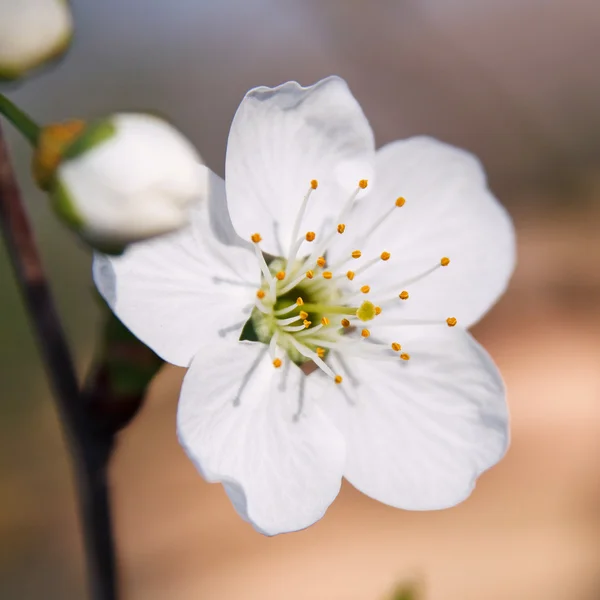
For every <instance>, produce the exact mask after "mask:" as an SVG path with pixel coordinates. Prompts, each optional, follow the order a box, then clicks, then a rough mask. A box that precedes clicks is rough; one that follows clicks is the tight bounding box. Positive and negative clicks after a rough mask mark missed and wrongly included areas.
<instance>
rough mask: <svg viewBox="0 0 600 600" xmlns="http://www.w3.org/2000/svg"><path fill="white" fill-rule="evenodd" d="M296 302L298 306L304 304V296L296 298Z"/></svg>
mask: <svg viewBox="0 0 600 600" xmlns="http://www.w3.org/2000/svg"><path fill="white" fill-rule="evenodd" d="M296 304H297V305H298V306H302V305H303V304H304V300H302V297H300V296H298V298H296Z"/></svg>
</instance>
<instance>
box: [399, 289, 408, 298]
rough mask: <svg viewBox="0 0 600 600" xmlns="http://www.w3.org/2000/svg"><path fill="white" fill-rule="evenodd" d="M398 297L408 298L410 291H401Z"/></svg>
mask: <svg viewBox="0 0 600 600" xmlns="http://www.w3.org/2000/svg"><path fill="white" fill-rule="evenodd" d="M398 298H400V300H408V292H407V291H406V290H404V291H402V292H400V293H399V294H398Z"/></svg>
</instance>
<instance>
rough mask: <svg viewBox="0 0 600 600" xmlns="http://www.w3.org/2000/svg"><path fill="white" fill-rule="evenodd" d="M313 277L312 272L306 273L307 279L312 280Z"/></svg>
mask: <svg viewBox="0 0 600 600" xmlns="http://www.w3.org/2000/svg"><path fill="white" fill-rule="evenodd" d="M314 276H315V274H314V271H306V277H307V279H312V278H313V277H314Z"/></svg>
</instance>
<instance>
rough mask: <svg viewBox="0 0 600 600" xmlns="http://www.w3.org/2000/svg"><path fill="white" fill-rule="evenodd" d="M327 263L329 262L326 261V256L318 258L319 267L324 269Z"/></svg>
mask: <svg viewBox="0 0 600 600" xmlns="http://www.w3.org/2000/svg"><path fill="white" fill-rule="evenodd" d="M326 262H327V261H326V260H325V257H324V256H319V258H317V264H318V265H319V266H320V267H321V268H323V267H324V266H325V263H326Z"/></svg>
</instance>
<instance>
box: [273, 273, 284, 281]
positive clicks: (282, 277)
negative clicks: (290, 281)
mask: <svg viewBox="0 0 600 600" xmlns="http://www.w3.org/2000/svg"><path fill="white" fill-rule="evenodd" d="M275 277H277V279H279V281H283V280H284V279H285V271H278V273H277V275H275Z"/></svg>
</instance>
